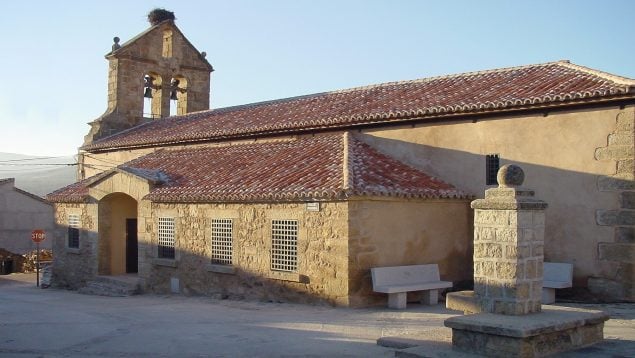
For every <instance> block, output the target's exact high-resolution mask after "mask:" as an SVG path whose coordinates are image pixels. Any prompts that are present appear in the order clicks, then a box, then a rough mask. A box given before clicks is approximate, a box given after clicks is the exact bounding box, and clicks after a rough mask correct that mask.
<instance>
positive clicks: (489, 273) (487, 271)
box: [481, 261, 496, 277]
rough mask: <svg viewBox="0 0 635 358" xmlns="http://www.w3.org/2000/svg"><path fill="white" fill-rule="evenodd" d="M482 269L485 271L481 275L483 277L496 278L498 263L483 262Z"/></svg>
mask: <svg viewBox="0 0 635 358" xmlns="http://www.w3.org/2000/svg"><path fill="white" fill-rule="evenodd" d="M482 269H483V271H482V272H481V273H482V274H483V276H485V277H494V275H495V274H496V263H494V262H491V261H486V262H482Z"/></svg>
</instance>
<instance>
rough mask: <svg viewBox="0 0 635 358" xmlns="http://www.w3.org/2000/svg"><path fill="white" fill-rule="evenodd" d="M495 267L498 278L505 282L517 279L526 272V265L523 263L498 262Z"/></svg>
mask: <svg viewBox="0 0 635 358" xmlns="http://www.w3.org/2000/svg"><path fill="white" fill-rule="evenodd" d="M495 266H496V277H497V278H499V279H504V280H512V279H517V278H519V275H520V274H521V273H522V272H524V271H525V265H524V264H522V263H508V262H496V263H495Z"/></svg>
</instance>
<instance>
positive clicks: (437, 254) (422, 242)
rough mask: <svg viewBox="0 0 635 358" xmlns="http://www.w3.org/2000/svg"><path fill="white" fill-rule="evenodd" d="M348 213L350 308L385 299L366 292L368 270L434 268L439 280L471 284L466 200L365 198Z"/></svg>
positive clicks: (469, 222)
mask: <svg viewBox="0 0 635 358" xmlns="http://www.w3.org/2000/svg"><path fill="white" fill-rule="evenodd" d="M349 208H350V214H349V218H350V224H349V227H350V229H349V230H350V233H349V252H350V257H349V266H350V268H349V278H348V282H349V283H348V285H349V287H350V295H351V304H350V305H351V306H368V305H385V304H386V300H387V295H386V294H381V293H374V292H373V290H372V279H371V276H370V269H371V268H372V267H381V266H402V265H415V264H431V263H436V264H438V265H439V272H440V275H441V279H442V280H446V281H452V282H453V283H454V284H458V285H461V284H462V282H463V281H466V280H471V278H472V217H471V213H472V211H471V210H470V207H469V200H427V201H425V200H400V199H370V198H369V199H363V200H361V199H360V200H352V201H350V202H349ZM414 296H416V295H415V294H411V299H415V298H416V297H414Z"/></svg>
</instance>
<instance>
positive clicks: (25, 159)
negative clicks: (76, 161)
mask: <svg viewBox="0 0 635 358" xmlns="http://www.w3.org/2000/svg"><path fill="white" fill-rule="evenodd" d="M56 158H64V156H59V157H37V158H22V159H7V160H0V163H9V162H28V161H31V160H42V159H56Z"/></svg>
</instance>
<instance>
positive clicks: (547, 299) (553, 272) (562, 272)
mask: <svg viewBox="0 0 635 358" xmlns="http://www.w3.org/2000/svg"><path fill="white" fill-rule="evenodd" d="M572 281H573V265H572V264H566V263H557V262H545V263H544V266H543V278H542V300H541V301H542V303H543V304H546V305H549V304H552V303H555V302H556V288H567V287H571V286H572V285H573V284H572Z"/></svg>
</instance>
